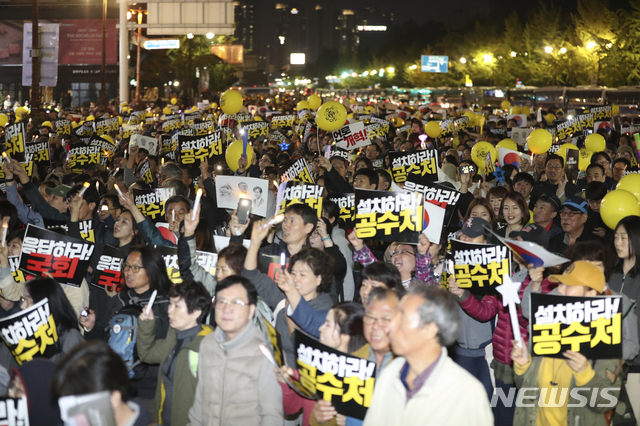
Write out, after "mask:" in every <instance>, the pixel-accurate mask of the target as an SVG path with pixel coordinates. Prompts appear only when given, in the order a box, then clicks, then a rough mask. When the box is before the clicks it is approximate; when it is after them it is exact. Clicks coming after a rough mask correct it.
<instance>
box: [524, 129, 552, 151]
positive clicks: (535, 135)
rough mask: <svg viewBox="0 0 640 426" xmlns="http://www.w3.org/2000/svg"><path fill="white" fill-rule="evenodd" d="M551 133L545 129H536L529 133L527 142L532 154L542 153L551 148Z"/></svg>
mask: <svg viewBox="0 0 640 426" xmlns="http://www.w3.org/2000/svg"><path fill="white" fill-rule="evenodd" d="M551 141H552V138H551V133H549V131H548V130H546V129H536V130H534V131H533V132H531V133H530V134H529V137H528V138H527V144H528V145H529V150H530V151H531V152H533V153H534V154H544V153H545V152H547V151H549V148H551Z"/></svg>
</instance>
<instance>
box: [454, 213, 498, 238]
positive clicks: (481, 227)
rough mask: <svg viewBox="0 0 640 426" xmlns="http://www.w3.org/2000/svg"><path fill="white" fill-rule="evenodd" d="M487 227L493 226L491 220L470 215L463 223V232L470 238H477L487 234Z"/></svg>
mask: <svg viewBox="0 0 640 426" xmlns="http://www.w3.org/2000/svg"><path fill="white" fill-rule="evenodd" d="M485 227H488V228H491V225H489V222H487V221H486V220H484V219H483V218H481V217H470V218H469V219H467V220H466V221H465V222H464V224H463V225H462V231H461V232H462V233H463V234H464V235H466V236H467V237H469V238H476V237H479V236H480V235H485V233H486V231H485Z"/></svg>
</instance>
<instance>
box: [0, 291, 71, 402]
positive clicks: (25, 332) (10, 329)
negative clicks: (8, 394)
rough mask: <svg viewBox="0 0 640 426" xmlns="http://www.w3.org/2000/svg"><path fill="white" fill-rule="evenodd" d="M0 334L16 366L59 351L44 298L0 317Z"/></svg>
mask: <svg viewBox="0 0 640 426" xmlns="http://www.w3.org/2000/svg"><path fill="white" fill-rule="evenodd" d="M0 333H1V334H2V340H4V343H5V344H6V345H7V347H8V348H9V351H10V352H11V354H12V355H13V357H14V358H15V360H16V362H17V363H18V365H22V364H24V363H25V362H29V361H31V360H32V359H34V358H51V357H52V356H54V355H56V354H59V353H60V352H61V351H62V345H60V344H59V343H58V330H57V328H56V323H55V321H54V320H53V315H52V314H51V311H50V309H49V300H48V299H47V298H46V297H45V298H44V299H42V300H41V301H39V302H38V303H35V304H33V305H31V306H30V307H28V308H27V309H23V310H21V311H20V312H16V313H15V314H13V315H11V316H8V317H5V318H2V319H0ZM0 414H1V413H0Z"/></svg>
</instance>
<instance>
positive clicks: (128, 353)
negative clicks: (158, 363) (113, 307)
mask: <svg viewBox="0 0 640 426" xmlns="http://www.w3.org/2000/svg"><path fill="white" fill-rule="evenodd" d="M141 313H142V307H141V306H139V305H127V306H124V307H123V308H122V309H120V310H119V311H118V313H117V314H115V315H114V316H113V317H112V318H111V321H109V342H108V344H109V346H110V347H111V349H113V350H114V351H115V352H116V353H117V354H118V355H120V357H121V358H122V360H123V361H124V363H125V365H126V366H127V370H128V371H129V378H130V379H138V380H139V379H141V378H142V377H143V376H144V373H145V372H146V370H147V368H148V366H147V365H146V364H143V363H142V362H141V361H140V358H139V357H138V351H137V348H136V342H137V341H138V316H139V315H140V314H141Z"/></svg>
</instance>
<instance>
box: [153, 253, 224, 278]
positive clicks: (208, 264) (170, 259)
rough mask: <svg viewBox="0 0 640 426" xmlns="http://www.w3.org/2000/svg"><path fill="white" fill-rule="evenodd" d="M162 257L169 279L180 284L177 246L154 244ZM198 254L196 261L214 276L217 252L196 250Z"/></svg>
mask: <svg viewBox="0 0 640 426" xmlns="http://www.w3.org/2000/svg"><path fill="white" fill-rule="evenodd" d="M154 247H155V249H156V250H157V251H158V253H160V255H161V256H162V258H163V259H164V264H165V266H166V267H167V274H168V275H169V279H170V280H171V282H172V283H174V284H180V283H181V282H182V277H181V276H180V265H179V263H178V248H177V247H164V246H154ZM196 254H197V256H198V258H197V261H196V262H197V263H198V265H200V266H202V267H203V268H204V269H205V270H206V271H207V272H209V273H210V274H211V275H213V276H214V277H215V275H216V265H217V263H218V254H217V253H209V252H207V251H199V250H198V251H196Z"/></svg>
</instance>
